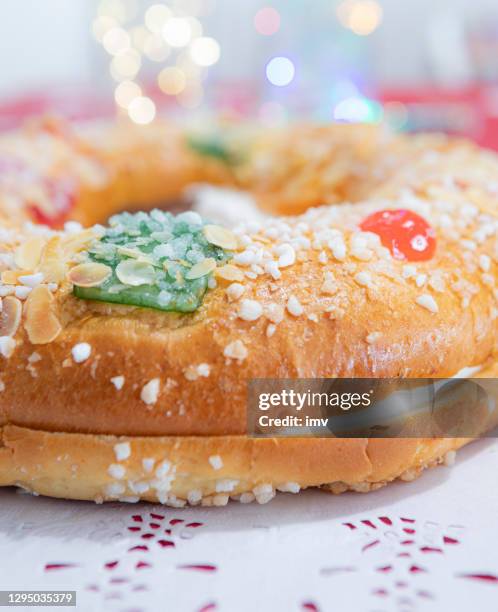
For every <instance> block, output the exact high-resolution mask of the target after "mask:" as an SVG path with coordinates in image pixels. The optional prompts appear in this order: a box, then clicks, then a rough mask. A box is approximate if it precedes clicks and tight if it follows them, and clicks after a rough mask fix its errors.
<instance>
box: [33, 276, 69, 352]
mask: <svg viewBox="0 0 498 612" xmlns="http://www.w3.org/2000/svg"><path fill="white" fill-rule="evenodd" d="M25 313H26V315H25V322H24V329H25V330H26V332H27V334H28V338H29V339H30V341H31V343H32V344H48V343H49V342H52V340H55V338H57V336H58V335H59V334H60V332H61V330H62V326H61V324H60V322H59V319H58V318H57V315H56V313H55V300H54V296H53V295H52V293H51V292H50V290H49V289H48V287H47V286H46V285H39V286H38V287H35V288H34V289H33V290H32V291H31V293H30V294H29V296H28V299H27V300H26V306H25Z"/></svg>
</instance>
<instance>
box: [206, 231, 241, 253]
mask: <svg viewBox="0 0 498 612" xmlns="http://www.w3.org/2000/svg"><path fill="white" fill-rule="evenodd" d="M203 232H204V236H205V237H206V240H207V241H208V242H209V243H211V244H214V245H215V246H219V247H221V248H222V249H226V250H228V251H235V250H236V249H237V246H238V245H237V237H236V236H235V234H234V233H233V232H231V231H230V230H229V229H227V228H226V227H221V225H205V226H204V229H203Z"/></svg>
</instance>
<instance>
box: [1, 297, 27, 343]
mask: <svg viewBox="0 0 498 612" xmlns="http://www.w3.org/2000/svg"><path fill="white" fill-rule="evenodd" d="M21 315H22V304H21V301H20V300H18V299H17V298H16V297H14V296H12V295H8V296H7V297H5V298H3V300H2V311H1V312H0V336H14V335H15V333H16V331H17V329H18V327H19V323H20V322H21Z"/></svg>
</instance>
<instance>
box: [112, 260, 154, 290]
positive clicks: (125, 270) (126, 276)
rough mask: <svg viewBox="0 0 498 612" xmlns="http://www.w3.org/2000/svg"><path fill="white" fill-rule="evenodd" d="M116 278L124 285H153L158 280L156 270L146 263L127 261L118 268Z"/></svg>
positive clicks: (122, 262)
mask: <svg viewBox="0 0 498 612" xmlns="http://www.w3.org/2000/svg"><path fill="white" fill-rule="evenodd" d="M116 276H117V277H118V278H119V280H120V281H121V282H122V283H123V284H124V285H131V286H132V287H138V286H140V285H151V284H153V283H154V281H155V280H156V274H155V272H154V268H153V267H152V266H151V265H150V264H149V263H147V262H145V261H138V260H136V259H125V260H124V261H121V262H120V263H119V264H118V265H117V267H116Z"/></svg>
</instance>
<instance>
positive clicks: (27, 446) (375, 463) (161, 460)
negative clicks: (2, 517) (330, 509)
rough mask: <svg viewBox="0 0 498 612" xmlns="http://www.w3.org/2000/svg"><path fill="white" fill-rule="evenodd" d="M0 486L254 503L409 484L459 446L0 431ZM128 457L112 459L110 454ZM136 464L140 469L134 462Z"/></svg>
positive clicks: (75, 495)
mask: <svg viewBox="0 0 498 612" xmlns="http://www.w3.org/2000/svg"><path fill="white" fill-rule="evenodd" d="M1 436H2V437H1V442H2V446H1V447H0V486H2V485H3V486H7V485H16V486H22V487H23V488H25V489H27V490H28V491H33V492H36V493H38V494H41V495H49V496H52V497H64V498H69V499H89V500H92V499H93V500H95V501H105V500H112V499H120V500H122V501H132V502H133V501H138V500H139V499H143V500H147V501H153V502H157V501H159V502H161V503H165V504H169V505H173V506H182V505H185V503H186V502H188V503H191V504H196V503H202V504H203V505H224V504H226V503H227V501H228V498H229V497H235V498H238V496H241V495H244V497H243V498H242V500H241V501H252V500H253V499H255V498H256V500H257V501H259V502H260V503H265V502H267V501H269V500H270V499H271V498H272V497H273V496H274V494H275V490H281V491H288V492H291V493H297V492H298V491H299V490H300V489H305V488H307V487H324V488H326V489H329V490H331V491H332V492H342V491H345V490H347V489H351V490H356V491H360V492H364V491H369V490H372V489H375V488H378V487H380V486H382V485H384V484H387V483H388V482H390V481H392V480H394V479H395V478H401V479H403V480H413V479H414V478H415V477H416V476H417V475H418V474H419V473H420V472H421V470H422V469H423V468H425V467H428V466H431V465H435V464H437V463H439V462H440V461H442V460H444V458H445V457H447V461H448V460H449V461H448V462H451V461H452V457H451V455H450V456H447V454H448V453H451V451H453V450H455V449H457V448H459V447H460V446H462V445H463V444H465V442H466V440H463V439H446V440H417V439H411V440H408V439H399V440H364V439H356V440H352V439H347V440H340V439H306V440H296V439H279V440H275V439H250V438H246V437H245V436H220V437H201V436H195V437H192V436H173V437H132V438H118V437H115V436H97V435H91V434H68V433H49V432H43V431H37V430H33V429H26V428H20V427H15V426H6V427H4V428H2V430H1ZM120 450H121V452H124V453H125V454H127V453H128V452H129V453H130V454H129V456H127V458H125V459H121V460H118V458H117V457H119V456H120V455H119V453H120ZM144 460H145V463H144Z"/></svg>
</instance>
